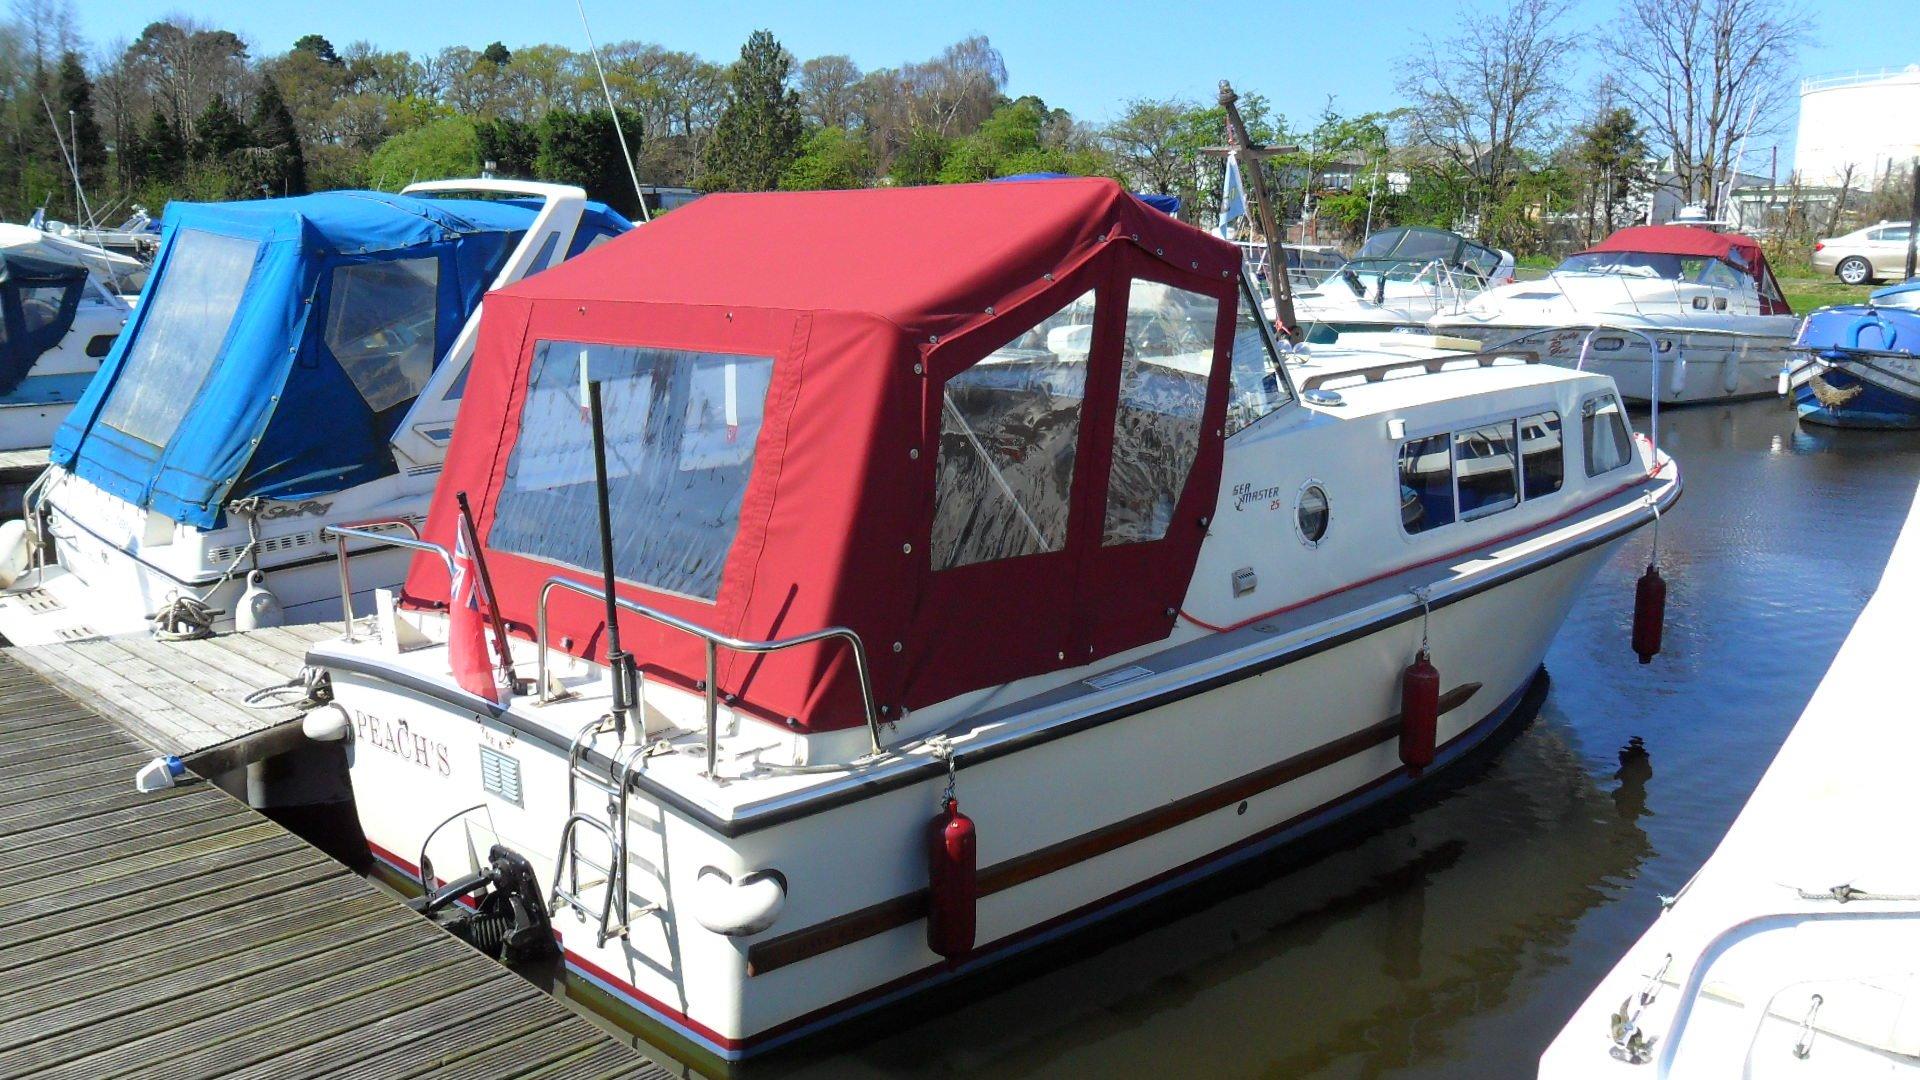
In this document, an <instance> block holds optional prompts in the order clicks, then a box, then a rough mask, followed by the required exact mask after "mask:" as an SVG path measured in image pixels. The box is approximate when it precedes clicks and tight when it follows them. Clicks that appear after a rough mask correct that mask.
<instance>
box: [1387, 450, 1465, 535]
mask: <svg viewBox="0 0 1920 1080" xmlns="http://www.w3.org/2000/svg"><path fill="white" fill-rule="evenodd" d="M1451 521H1453V438H1452V436H1449V435H1429V436H1427V437H1426V438H1424V439H1413V440H1411V441H1409V442H1408V443H1407V444H1406V445H1404V446H1402V447H1401V448H1400V524H1401V525H1402V526H1404V527H1405V528H1406V530H1407V531H1408V532H1410V533H1419V532H1426V531H1427V530H1428V529H1435V528H1438V527H1440V526H1442V525H1445V524H1448V523H1449V522H1451Z"/></svg>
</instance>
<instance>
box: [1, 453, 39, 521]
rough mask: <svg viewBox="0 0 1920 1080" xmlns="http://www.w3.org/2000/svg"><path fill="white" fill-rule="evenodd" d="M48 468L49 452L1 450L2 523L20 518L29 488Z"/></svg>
mask: <svg viewBox="0 0 1920 1080" xmlns="http://www.w3.org/2000/svg"><path fill="white" fill-rule="evenodd" d="M46 467H47V450H46V448H45V447H41V448H40V449H38V450H0V521H5V520H6V519H8V518H17V517H19V516H20V512H21V506H20V500H21V499H22V498H23V497H24V496H25V495H26V493H27V486H28V485H29V484H32V483H33V481H34V478H35V477H37V476H39V475H40V474H41V473H42V472H44V471H45V470H46Z"/></svg>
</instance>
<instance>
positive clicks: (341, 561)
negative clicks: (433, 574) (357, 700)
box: [320, 518, 453, 641]
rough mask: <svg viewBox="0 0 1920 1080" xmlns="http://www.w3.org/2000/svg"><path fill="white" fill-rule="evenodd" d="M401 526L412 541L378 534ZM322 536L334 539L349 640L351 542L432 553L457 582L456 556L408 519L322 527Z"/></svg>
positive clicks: (351, 606) (351, 583)
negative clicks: (352, 539) (381, 529)
mask: <svg viewBox="0 0 1920 1080" xmlns="http://www.w3.org/2000/svg"><path fill="white" fill-rule="evenodd" d="M393 525H398V526H400V527H401V528H403V529H405V530H407V531H408V532H409V533H412V534H413V535H412V538H411V539H409V538H407V537H403V536H395V535H393V534H392V533H389V532H376V531H375V529H376V528H378V527H379V526H393ZM320 535H321V536H323V537H324V536H331V537H333V555H334V562H335V563H336V564H337V565H338V566H339V567H340V617H341V621H342V623H343V624H344V626H345V628H346V638H347V640H348V641H352V640H353V618H354V616H353V571H352V570H351V569H349V568H348V565H347V539H348V538H349V537H356V536H357V537H359V538H360V539H362V540H374V541H378V542H379V544H380V545H382V546H385V547H401V548H411V549H412V550H414V551H431V552H433V553H434V554H435V555H438V556H440V561H441V562H442V563H443V564H445V566H446V568H447V579H448V580H449V581H451V580H452V579H453V553H452V552H450V551H448V550H447V549H446V548H444V547H441V546H440V545H439V544H436V543H433V542H431V541H428V540H422V539H420V527H419V526H417V525H415V524H414V523H413V522H411V521H409V520H407V519H406V518H374V519H372V520H368V521H356V522H353V523H351V524H346V525H327V526H324V527H322V528H321V530H320Z"/></svg>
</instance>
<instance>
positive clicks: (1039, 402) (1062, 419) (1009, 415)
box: [932, 290, 1095, 570]
mask: <svg viewBox="0 0 1920 1080" xmlns="http://www.w3.org/2000/svg"><path fill="white" fill-rule="evenodd" d="M1094 309H1095V302H1094V293H1093V291H1092V290H1088V291H1087V292H1085V293H1083V294H1081V295H1080V296H1078V297H1076V298H1075V299H1073V300H1072V301H1070V302H1068V303H1067V305H1066V306H1065V307H1063V308H1061V309H1060V310H1059V311H1056V312H1054V313H1053V314H1052V315H1050V316H1048V317H1047V318H1045V319H1042V320H1041V321H1040V322H1039V323H1037V324H1036V325H1034V326H1033V327H1032V328H1031V329H1029V330H1028V331H1027V332H1025V333H1023V334H1021V335H1020V336H1019V337H1018V338H1015V339H1014V340H1013V341H1011V342H1009V343H1007V344H1006V345H1004V346H1002V347H1001V348H999V349H996V350H994V352H993V353H992V354H990V355H988V356H987V357H986V358H984V359H982V360H981V361H980V362H978V363H976V364H974V365H973V366H972V367H970V368H968V369H966V370H965V371H962V372H960V373H959V374H957V375H955V376H954V377H953V378H951V379H948V380H947V383H946V386H945V387H943V388H942V390H941V400H940V457H939V462H938V468H937V472H936V474H935V480H934V518H933V552H932V557H933V568H934V569H935V570H946V569H950V568H952V567H956V566H966V565H969V564H972V563H980V562H989V561H991V560H994V559H1010V558H1013V557H1015V556H1018V555H1033V554H1038V553H1040V552H1046V551H1059V550H1060V549H1061V548H1063V547H1065V546H1066V543H1067V511H1068V508H1069V506H1070V505H1071V498H1072V492H1073V468H1074V458H1075V454H1076V451H1077V449H1078V444H1079V441H1080V407H1081V405H1082V403H1083V402H1084V400H1085V398H1086V388H1087V354H1088V352H1089V351H1090V350H1091V349H1092V347H1093V321H1094Z"/></svg>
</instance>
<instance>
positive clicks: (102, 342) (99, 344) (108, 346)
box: [87, 334, 120, 360]
mask: <svg viewBox="0 0 1920 1080" xmlns="http://www.w3.org/2000/svg"><path fill="white" fill-rule="evenodd" d="M119 337H120V335H119V334H95V335H93V337H91V338H89V339H87V355H88V356H90V357H92V358H93V359H95V360H98V359H100V358H101V357H103V356H105V355H107V354H108V353H110V352H112V351H113V343H114V341H115V340H117V339H118V338H119Z"/></svg>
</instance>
